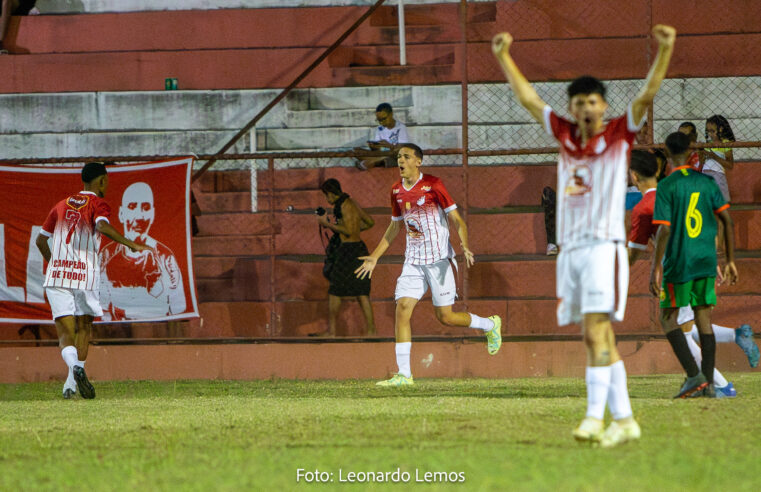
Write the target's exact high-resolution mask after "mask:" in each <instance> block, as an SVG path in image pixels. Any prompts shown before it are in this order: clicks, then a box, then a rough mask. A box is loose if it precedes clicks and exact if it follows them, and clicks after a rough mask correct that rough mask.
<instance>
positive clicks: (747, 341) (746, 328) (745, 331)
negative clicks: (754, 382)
mask: <svg viewBox="0 0 761 492" xmlns="http://www.w3.org/2000/svg"><path fill="white" fill-rule="evenodd" d="M735 343H736V344H737V345H738V346H739V347H740V348H741V349H743V352H745V355H746V356H747V357H748V364H750V367H756V366H758V359H759V358H761V354H759V351H758V345H756V342H754V341H753V330H751V328H750V325H742V326H741V327H740V328H735Z"/></svg>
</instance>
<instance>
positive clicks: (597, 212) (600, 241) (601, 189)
mask: <svg viewBox="0 0 761 492" xmlns="http://www.w3.org/2000/svg"><path fill="white" fill-rule="evenodd" d="M653 36H654V37H655V39H656V40H657V42H658V53H657V55H656V57H655V60H654V61H653V66H652V67H651V68H650V72H649V73H648V75H647V79H646V81H645V85H644V86H643V88H642V89H641V90H640V92H639V94H637V96H636V97H635V98H634V100H633V101H632V102H631V104H630V105H629V107H628V108H627V110H626V114H625V115H623V116H620V117H618V118H614V119H613V120H611V121H609V122H608V123H607V124H606V123H605V122H604V121H603V116H604V114H605V110H606V109H607V108H608V104H607V102H606V101H605V87H604V86H603V84H602V83H601V82H600V81H599V80H597V79H595V78H593V77H589V76H584V77H580V78H578V79H576V80H574V81H573V82H572V83H571V84H570V85H569V87H568V97H569V104H568V110H569V112H570V113H571V115H572V116H573V118H574V119H575V122H570V121H567V120H565V119H563V118H561V117H560V116H558V115H557V114H556V113H555V112H554V111H553V110H552V108H550V107H549V106H548V105H547V103H545V102H544V101H543V100H542V99H541V98H540V97H539V95H538V94H537V93H536V90H534V88H533V87H532V86H531V84H530V83H529V82H528V80H526V77H525V76H524V75H523V74H522V73H521V71H520V70H519V69H518V66H517V65H516V64H515V61H514V60H513V58H512V56H511V55H510V45H511V44H512V41H513V38H512V36H510V34H508V33H501V34H498V35H496V36H495V37H494V40H493V42H492V50H493V52H494V54H495V56H496V57H497V60H498V61H499V63H500V65H501V66H502V68H503V70H504V72H505V75H506V76H507V80H508V82H509V83H510V86H511V87H512V89H513V92H514V93H515V95H516V97H517V98H518V101H519V102H520V104H521V105H522V106H523V107H524V108H526V110H527V111H528V112H529V113H530V114H531V116H533V117H534V119H535V120H536V121H537V122H538V123H540V124H541V125H542V126H543V127H544V129H545V131H547V133H548V134H550V135H551V136H553V137H554V138H555V139H557V141H558V142H559V143H560V157H559V160H558V187H557V214H556V216H557V239H558V246H559V247H560V254H559V256H558V260H557V296H558V299H559V303H558V311H557V315H558V323H559V324H560V325H567V324H570V323H579V322H580V323H582V330H583V336H584V344H585V346H586V349H587V370H586V385H587V413H586V417H585V418H584V419H583V420H582V422H581V424H580V425H579V426H578V427H577V428H576V429H575V430H574V431H573V435H574V437H575V438H576V439H577V440H579V441H591V442H599V443H601V445H602V446H604V447H610V446H615V445H617V444H620V443H623V442H626V441H630V440H634V439H638V438H639V437H640V428H639V425H638V424H637V422H636V421H635V420H634V418H633V414H632V409H631V404H630V402H629V392H628V388H627V383H626V369H625V368H624V363H623V361H622V360H621V356H620V355H619V353H618V350H617V349H616V342H615V335H614V333H613V329H612V326H611V321H612V320H615V321H621V320H622V319H623V315H624V309H625V306H626V293H627V288H628V283H629V280H628V276H629V269H628V262H627V261H626V243H625V241H626V230H625V226H624V208H625V207H624V206H625V199H626V182H627V180H626V174H627V172H626V170H627V165H628V159H629V152H630V150H631V146H632V143H633V141H634V138H635V136H636V134H637V131H639V129H640V128H641V126H642V123H643V121H644V119H645V115H646V113H647V109H648V107H649V106H650V104H651V103H652V101H653V98H654V97H655V94H656V93H657V92H658V89H659V88H660V85H661V82H662V81H663V78H664V77H665V75H666V70H667V68H668V64H669V60H670V59H671V53H672V51H673V47H674V40H675V38H676V30H675V29H674V28H673V27H669V26H664V25H657V26H655V27H654V28H653ZM606 403H607V405H608V406H609V407H610V410H611V414H612V415H613V422H612V423H611V424H610V426H608V428H607V429H605V430H604V431H603V427H604V422H603V419H604V416H605V406H606Z"/></svg>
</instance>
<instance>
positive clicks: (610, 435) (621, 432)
mask: <svg viewBox="0 0 761 492" xmlns="http://www.w3.org/2000/svg"><path fill="white" fill-rule="evenodd" d="M641 434H642V431H641V430H640V428H639V424H638V423H637V422H636V421H635V420H634V419H631V420H630V421H628V422H626V423H621V422H618V421H616V420H614V421H613V422H611V423H610V425H609V426H608V428H607V429H605V432H604V433H603V435H602V438H601V439H600V446H601V447H603V448H612V447H613V446H618V445H619V444H623V443H625V442H629V441H634V440H637V439H639V437H640V435H641Z"/></svg>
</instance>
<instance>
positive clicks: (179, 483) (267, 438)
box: [0, 373, 761, 492]
mask: <svg viewBox="0 0 761 492" xmlns="http://www.w3.org/2000/svg"><path fill="white" fill-rule="evenodd" d="M728 376H729V379H730V380H731V381H733V382H734V383H735V386H736V388H737V390H738V392H739V393H740V395H739V396H738V397H737V398H735V399H733V400H707V399H696V400H690V401H685V400H679V401H674V400H672V399H671V395H672V393H674V391H675V390H676V389H677V387H678V385H679V384H680V383H681V378H678V377H677V376H651V377H632V378H630V383H629V386H630V393H631V395H632V404H633V407H634V411H635V416H636V417H637V419H638V420H639V422H640V424H641V426H642V432H643V437H642V439H641V441H640V442H638V443H631V444H626V445H624V446H621V447H619V448H615V449H610V450H603V449H593V448H590V447H586V446H580V445H578V444H577V443H576V442H575V441H573V439H572V438H571V435H570V431H571V430H572V428H573V427H574V426H575V425H576V424H577V423H578V421H579V420H580V418H581V417H582V416H583V414H584V410H585V399H584V394H585V389H584V383H583V381H582V380H581V379H561V378H541V379H539V378H537V379H513V380H486V379H461V380H420V381H418V382H417V385H416V386H415V387H414V388H402V390H399V389H380V388H375V387H374V385H373V381H347V382H336V381H327V382H313V381H286V380H275V381H254V382H248V381H246V382H241V381H177V382H147V381H143V382H102V383H97V382H96V383H95V385H96V390H97V392H98V397H97V398H96V399H95V400H91V401H87V400H82V399H79V398H78V397H77V399H75V400H70V401H65V400H63V399H61V397H60V384H59V383H56V384H52V383H44V384H43V383H40V384H20V385H0V490H75V491H78V492H81V491H86V490H204V491H209V490H399V489H405V490H410V489H419V490H440V489H443V490H506V491H507V490H509V491H517V490H600V491H614V490H653V491H662V490H691V491H692V490H706V491H707V490H712V491H713V490H721V491H726V490H758V487H759V483H760V481H761V461H760V458H761V453H760V452H759V447H758V446H759V443H761V418H759V409H761V374H758V373H752V374H747V373H745V374H730V375H728ZM300 468H301V469H304V470H306V471H314V470H315V469H318V470H320V471H324V472H327V473H328V474H332V475H330V477H331V478H332V479H333V482H328V483H316V482H312V483H307V482H305V481H304V480H303V479H302V480H301V481H300V482H297V480H296V478H297V470H298V469H300ZM397 469H399V470H400V471H401V472H408V473H409V481H408V482H407V483H378V482H371V483H354V484H352V483H348V482H341V481H340V480H341V479H343V480H346V479H347V478H348V476H349V473H350V472H355V473H356V472H367V471H371V472H393V471H396V470H397ZM416 472H417V478H416ZM426 472H449V473H453V474H450V475H448V476H447V478H451V479H457V480H459V479H460V477H462V476H464V482H456V483H446V482H434V483H426V482H416V480H417V479H424V478H425V473H426ZM457 473H461V474H462V475H457ZM389 478H393V477H389ZM437 478H438V479H439V480H441V479H442V477H441V476H439V477H437Z"/></svg>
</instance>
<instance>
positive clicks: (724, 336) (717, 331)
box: [711, 325, 735, 343]
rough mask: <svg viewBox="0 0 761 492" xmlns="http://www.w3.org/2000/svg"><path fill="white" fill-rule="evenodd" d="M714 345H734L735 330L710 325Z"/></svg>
mask: <svg viewBox="0 0 761 492" xmlns="http://www.w3.org/2000/svg"><path fill="white" fill-rule="evenodd" d="M711 328H713V335H714V336H715V337H716V343H735V329H734V328H727V327H726V326H719V325H711Z"/></svg>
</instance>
